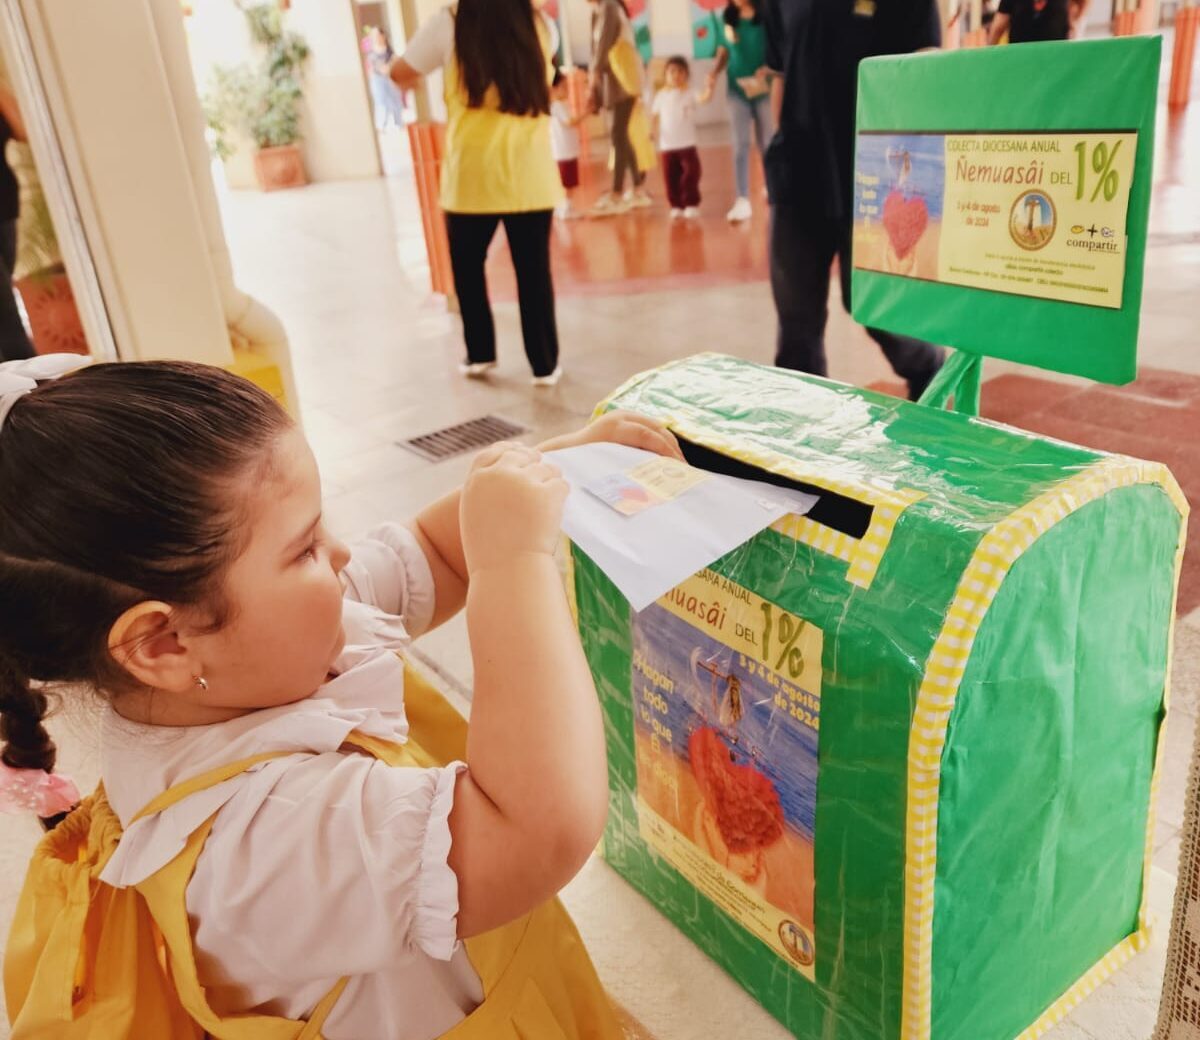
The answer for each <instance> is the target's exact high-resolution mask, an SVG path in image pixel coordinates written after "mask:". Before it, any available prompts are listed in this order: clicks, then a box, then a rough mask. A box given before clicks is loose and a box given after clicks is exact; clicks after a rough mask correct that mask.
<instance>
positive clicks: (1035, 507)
mask: <svg viewBox="0 0 1200 1040" xmlns="http://www.w3.org/2000/svg"><path fill="white" fill-rule="evenodd" d="M1133 484H1157V485H1158V486H1160V487H1161V488H1162V489H1163V490H1164V491H1165V492H1166V493H1167V495H1168V496H1169V497H1170V499H1171V501H1172V503H1173V504H1174V505H1175V508H1176V509H1177V510H1179V513H1180V516H1181V517H1184V518H1186V517H1187V513H1188V505H1187V501H1186V500H1185V499H1184V497H1183V494H1182V493H1181V492H1180V490H1179V486H1178V485H1177V484H1176V483H1175V480H1174V478H1173V477H1172V476H1171V474H1170V472H1169V471H1168V470H1167V469H1166V467H1165V466H1162V465H1159V464H1157V463H1149V462H1140V461H1138V460H1136V459H1127V458H1122V457H1120V456H1111V457H1106V458H1104V459H1102V460H1101V461H1099V462H1097V463H1095V464H1094V465H1092V466H1089V467H1088V468H1087V469H1085V470H1083V471H1082V472H1080V473H1079V474H1077V475H1076V476H1075V477H1072V478H1071V479H1070V480H1067V481H1064V482H1063V483H1062V484H1059V485H1057V486H1056V487H1054V488H1051V489H1050V490H1049V491H1047V492H1046V493H1045V494H1043V495H1041V496H1039V497H1038V498H1036V499H1034V500H1033V501H1032V502H1030V503H1028V504H1027V505H1025V506H1023V507H1022V508H1020V509H1018V510H1017V511H1016V512H1014V513H1013V514H1012V515H1011V516H1009V517H1007V518H1006V519H1005V520H1003V521H1001V522H1000V523H999V524H997V525H996V526H995V527H993V528H992V530H991V531H989V532H988V533H987V534H986V535H985V536H984V538H983V540H982V541H981V542H980V543H979V547H978V548H977V549H976V550H975V555H974V556H973V557H972V559H971V562H970V563H969V564H968V566H967V569H966V571H964V573H963V576H962V579H961V580H960V582H959V585H958V590H957V592H956V593H955V597H954V600H953V602H952V603H951V605H950V609H949V611H948V613H947V615H946V620H945V622H944V623H943V626H942V630H941V632H940V633H939V635H938V637H937V640H936V642H935V643H934V645H933V649H932V651H931V652H930V655H929V661H928V662H927V664H926V669H925V676H924V678H923V680H922V682H921V687H920V690H919V691H918V693H917V705H916V709H915V711H914V713H913V721H912V731H911V734H910V737H909V746H908V818H907V839H906V855H905V886H904V984H903V986H904V988H903V996H902V1015H901V1029H900V1036H901V1040H929V1036H930V1021H931V1012H932V974H933V973H932V957H933V906H934V881H935V878H936V874H937V824H938V790H939V786H940V782H941V763H942V752H943V750H944V748H945V744H946V732H947V728H948V726H949V724H950V716H951V714H952V713H953V711H954V701H955V697H956V696H957V694H958V687H959V684H960V683H961V681H962V677H963V673H964V671H965V670H966V666H967V661H968V659H969V657H970V654H971V647H972V644H973V643H974V640H975V636H976V635H977V633H978V632H979V627H980V625H981V624H982V623H983V619H984V617H985V616H986V614H987V610H988V607H989V606H990V605H991V602H992V600H993V599H994V598H995V595H996V593H997V591H998V590H999V588H1000V586H1001V584H1002V583H1003V582H1004V578H1005V576H1006V575H1007V574H1008V571H1009V569H1010V568H1011V567H1012V566H1013V564H1014V563H1015V562H1016V561H1017V560H1018V559H1019V558H1020V556H1021V554H1022V553H1024V552H1025V551H1026V550H1027V549H1028V548H1029V547H1030V546H1032V545H1033V543H1034V542H1035V541H1037V539H1038V538H1040V537H1041V536H1042V535H1043V534H1045V533H1046V532H1047V531H1048V530H1049V529H1050V528H1051V527H1053V526H1054V525H1055V524H1056V523H1058V522H1059V521H1060V520H1062V519H1064V518H1065V517H1067V516H1068V515H1070V514H1071V513H1073V512H1074V511H1075V510H1077V509H1079V508H1080V507H1081V506H1083V505H1085V504H1087V503H1088V502H1092V501H1095V500H1096V499H1098V498H1101V497H1103V496H1104V495H1106V494H1108V493H1109V492H1110V491H1113V490H1115V489H1117V488H1121V487H1127V486H1129V485H1133ZM1183 536H1184V531H1183V527H1182V525H1181V531H1180V543H1179V549H1178V551H1177V553H1176V567H1175V578H1176V587H1177V588H1178V579H1179V567H1180V563H1181V561H1182V558H1183ZM1161 750H1162V742H1161V739H1160V742H1159V754H1160V755H1161ZM1158 772H1159V770H1158V763H1157V761H1156V763H1155V768H1154V776H1153V780H1152V782H1151V793H1152V801H1151V812H1150V819H1149V821H1148V828H1147V839H1146V863H1147V866H1146V870H1147V872H1148V871H1149V862H1150V850H1151V841H1152V835H1153V827H1154V819H1153V815H1154V814H1153V795H1154V794H1155V793H1156V792H1157V787H1158ZM1146 890H1147V886H1146V885H1144V884H1143V890H1142V907H1141V910H1140V913H1139V918H1138V921H1139V927H1138V931H1137V932H1136V933H1135V934H1134V935H1132V936H1129V937H1128V938H1127V939H1126V940H1125V941H1124V942H1122V943H1121V944H1120V945H1118V946H1117V947H1116V949H1114V950H1113V951H1112V952H1111V953H1110V954H1109V955H1108V956H1107V957H1105V958H1104V959H1103V960H1101V961H1100V962H1099V963H1098V964H1096V965H1095V966H1094V967H1092V968H1091V969H1090V970H1089V971H1088V972H1087V974H1085V975H1084V977H1083V978H1082V979H1080V980H1079V982H1077V983H1076V984H1075V985H1074V986H1073V987H1072V988H1071V989H1070V990H1069V991H1068V992H1067V993H1066V994H1064V995H1063V996H1062V997H1061V998H1059V1000H1058V1001H1056V1002H1055V1004H1054V1005H1053V1006H1052V1007H1051V1008H1050V1009H1049V1010H1048V1011H1047V1012H1046V1013H1045V1014H1044V1015H1043V1016H1042V1018H1040V1019H1039V1020H1038V1022H1037V1023H1035V1024H1034V1025H1033V1026H1031V1027H1030V1029H1029V1030H1026V1032H1024V1033H1022V1034H1021V1040H1025V1038H1032V1037H1034V1036H1038V1035H1040V1033H1041V1032H1044V1031H1045V1029H1047V1028H1049V1026H1050V1025H1052V1024H1053V1022H1055V1021H1058V1020H1059V1019H1061V1018H1062V1017H1063V1016H1064V1015H1065V1014H1066V1013H1067V1011H1069V1010H1070V1009H1071V1008H1072V1007H1074V1006H1075V1004H1076V1003H1078V1002H1079V1001H1080V1000H1082V999H1083V997H1084V996H1086V995H1087V993H1090V992H1091V990H1092V989H1094V988H1095V987H1096V986H1097V985H1099V983H1100V982H1101V981H1102V980H1103V979H1104V978H1106V977H1107V976H1108V975H1109V974H1111V973H1112V972H1113V971H1115V970H1116V968H1117V967H1119V966H1120V964H1121V963H1123V961H1124V960H1125V959H1127V958H1128V956H1129V955H1131V954H1132V953H1133V952H1135V951H1136V950H1138V949H1140V948H1141V947H1142V946H1143V945H1144V943H1145V941H1146V898H1147V896H1146Z"/></svg>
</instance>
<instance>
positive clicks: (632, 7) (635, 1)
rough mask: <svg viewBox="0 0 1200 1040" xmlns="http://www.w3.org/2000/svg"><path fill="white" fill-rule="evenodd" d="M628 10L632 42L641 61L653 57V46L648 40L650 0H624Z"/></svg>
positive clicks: (646, 60)
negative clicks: (631, 28)
mask: <svg viewBox="0 0 1200 1040" xmlns="http://www.w3.org/2000/svg"><path fill="white" fill-rule="evenodd" d="M625 6H626V7H627V8H628V10H629V23H630V25H631V26H632V27H633V42H634V43H635V44H636V45H637V49H638V54H640V55H641V56H642V61H643V62H649V61H650V59H651V58H652V57H654V46H653V44H652V42H651V40H650V0H625Z"/></svg>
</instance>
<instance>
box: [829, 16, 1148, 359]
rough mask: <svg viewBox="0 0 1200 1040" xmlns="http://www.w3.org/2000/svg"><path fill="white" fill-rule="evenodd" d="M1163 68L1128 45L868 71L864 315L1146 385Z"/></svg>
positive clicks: (857, 227)
mask: <svg viewBox="0 0 1200 1040" xmlns="http://www.w3.org/2000/svg"><path fill="white" fill-rule="evenodd" d="M1160 56H1161V41H1159V40H1157V39H1154V38H1151V37H1123V38H1119V39H1111V40H1066V41H1053V42H1049V43H1029V44H1020V45H1018V46H1011V47H988V48H971V49H967V50H958V51H949V52H940V53H933V52H931V53H923V54H906V55H896V56H888V57H880V58H869V59H867V60H866V61H864V62H863V63H862V64H861V65H860V66H859V82H858V109H857V124H856V136H855V159H854V167H853V170H852V171H851V172H852V176H853V183H851V184H847V189H849V190H852V194H849V195H847V198H846V209H847V210H849V213H847V214H846V215H847V216H848V217H849V218H851V219H852V221H853V234H852V261H851V268H852V270H851V304H852V311H853V314H854V317H855V318H856V319H857V320H858V321H860V322H862V323H863V324H864V325H866V326H867V327H869V328H877V329H886V330H887V331H889V332H893V333H900V334H902V335H906V336H913V337H915V338H917V339H923V340H928V341H929V342H932V343H939V344H942V345H944V346H949V347H954V348H955V349H956V350H960V351H963V352H965V353H967V354H976V355H980V356H983V357H995V358H1003V359H1005V360H1007V361H1019V362H1021V363H1022V364H1027V365H1036V366H1037V367H1039V368H1044V369H1049V370H1051V371H1055V372H1066V373H1070V374H1072V375H1078V376H1085V377H1087V378H1089V379H1097V380H1101V381H1103V382H1106V383H1126V382H1129V380H1131V379H1133V378H1134V377H1135V376H1136V374H1137V345H1138V331H1139V326H1140V322H1141V306H1142V293H1143V287H1144V279H1145V276H1146V270H1145V258H1146V240H1147V235H1148V234H1149V225H1150V190H1151V185H1152V183H1153V163H1154V132H1155V113H1156V106H1157V96H1158V93H1157V92H1158V79H1159V76H1158V69H1159V61H1160ZM984 84H992V85H995V84H1006V85H1007V86H1006V87H1005V88H1003V89H991V88H990V87H989V88H986V89H985V88H984V87H983V85H984ZM1165 219H1169V217H1168V218H1165Z"/></svg>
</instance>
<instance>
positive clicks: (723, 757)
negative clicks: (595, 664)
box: [630, 570, 823, 979]
mask: <svg viewBox="0 0 1200 1040" xmlns="http://www.w3.org/2000/svg"><path fill="white" fill-rule="evenodd" d="M632 626H633V667H632V682H631V687H630V688H631V691H632V696H633V706H634V719H635V724H634V733H635V747H636V754H637V776H638V817H639V828H640V832H641V835H642V838H643V840H645V841H646V842H647V844H649V845H650V846H651V848H653V849H654V850H655V851H656V852H657V853H658V854H659V855H661V856H662V857H663V858H664V859H666V860H667V861H668V862H669V863H670V864H671V865H672V866H673V867H674V868H675V869H676V870H678V871H679V872H680V873H681V874H682V875H683V876H684V877H685V878H687V879H688V881H690V882H691V883H692V884H693V885H694V886H695V887H696V888H697V890H699V891H700V892H701V893H702V894H704V895H705V896H706V897H707V898H709V899H710V900H712V902H714V903H715V904H716V905H717V906H719V907H720V908H721V909H722V910H724V911H725V912H726V913H727V914H729V915H730V916H731V917H732V918H733V919H734V920H736V921H738V922H739V923H740V924H741V925H742V926H743V927H744V928H745V929H746V930H747V931H748V932H750V933H751V934H752V935H754V936H755V937H756V938H758V939H759V940H761V941H762V942H764V943H766V944H767V945H768V946H769V947H771V949H772V950H774V951H775V952H776V953H777V954H778V955H779V957H780V958H781V959H782V960H783V961H784V962H786V963H787V964H789V965H790V966H791V967H792V968H793V969H795V970H796V971H798V972H800V973H801V974H803V975H805V976H806V977H808V978H810V979H811V978H813V977H814V970H813V966H814V964H815V962H816V957H817V949H816V942H815V938H814V930H813V887H814V874H813V865H814V852H813V849H814V829H815V817H816V794H817V734H818V731H819V728H820V717H821V649H822V643H823V635H822V632H821V630H820V629H819V628H817V627H816V626H815V625H813V624H812V623H811V622H808V621H805V620H803V619H801V618H797V617H794V616H792V615H791V614H789V613H788V612H786V611H784V610H781V609H780V608H779V607H778V606H776V605H775V604H773V603H769V602H767V601H766V600H763V599H762V598H761V597H759V596H757V595H755V594H754V593H752V592H751V591H750V590H749V589H746V588H744V587H742V586H741V585H738V584H736V583H735V582H732V581H729V580H728V579H726V578H723V577H721V576H720V575H718V574H717V573H716V572H714V571H710V570H704V571H701V572H700V573H699V574H697V575H695V576H693V577H691V578H689V579H688V580H687V581H685V582H684V583H683V584H681V585H679V586H678V587H677V588H675V589H673V590H672V591H671V592H669V593H668V594H667V595H666V596H664V597H663V598H662V599H660V600H659V601H658V602H657V603H655V604H653V605H652V606H649V607H647V608H646V609H645V610H643V611H641V612H640V613H638V614H635V615H634V616H633V619H632Z"/></svg>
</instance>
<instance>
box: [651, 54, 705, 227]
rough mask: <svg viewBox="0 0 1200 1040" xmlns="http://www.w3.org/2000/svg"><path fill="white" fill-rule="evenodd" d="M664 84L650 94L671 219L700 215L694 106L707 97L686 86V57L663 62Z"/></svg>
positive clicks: (688, 77)
mask: <svg viewBox="0 0 1200 1040" xmlns="http://www.w3.org/2000/svg"><path fill="white" fill-rule="evenodd" d="M666 75H667V83H666V86H664V87H663V89H662V90H660V91H659V92H658V93H657V94H655V95H654V121H655V125H656V126H657V128H658V151H659V156H660V158H661V159H662V167H663V178H664V180H666V182H667V199H668V200H669V201H670V203H671V218H672V219H673V220H678V219H679V218H680V217H687V218H689V219H690V218H692V217H697V216H699V215H700V153H699V152H698V151H696V105H697V104H703V103H704V102H705V101H706V100H707V98H706V97H705V96H704V95H702V94H699V95H698V94H694V93H693V92H692V91H691V90H689V89H688V84H689V80H690V78H691V71H690V69H689V68H688V63H687V59H686V58H681V57H678V56H677V57H674V58H670V59H669V60H668V61H667V69H666Z"/></svg>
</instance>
